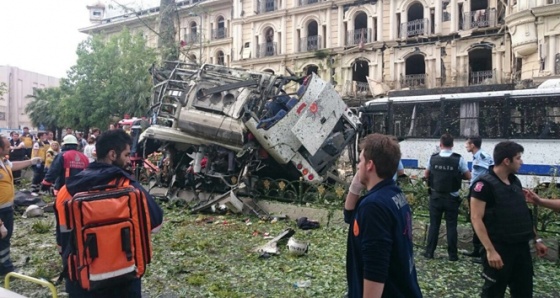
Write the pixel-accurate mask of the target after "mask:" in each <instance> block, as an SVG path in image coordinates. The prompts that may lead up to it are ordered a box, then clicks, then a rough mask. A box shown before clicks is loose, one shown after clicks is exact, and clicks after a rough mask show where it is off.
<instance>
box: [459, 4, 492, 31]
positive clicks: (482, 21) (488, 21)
mask: <svg viewBox="0 0 560 298" xmlns="http://www.w3.org/2000/svg"><path fill="white" fill-rule="evenodd" d="M495 26H496V9H495V8H489V9H479V10H475V11H469V12H465V13H463V30H469V29H474V28H484V27H495Z"/></svg>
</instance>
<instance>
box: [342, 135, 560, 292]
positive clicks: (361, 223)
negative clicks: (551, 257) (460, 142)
mask: <svg viewBox="0 0 560 298" xmlns="http://www.w3.org/2000/svg"><path fill="white" fill-rule="evenodd" d="M481 144H482V140H481V138H480V137H470V138H468V139H467V140H466V143H465V147H466V149H467V151H468V152H469V153H472V154H473V162H472V170H469V169H468V167H467V162H466V160H465V159H464V158H463V157H462V156H461V155H460V154H457V153H454V152H453V145H454V140H453V137H452V136H451V135H449V134H444V135H442V136H441V138H440V145H439V148H440V150H439V152H437V153H435V154H433V155H432V156H431V157H430V158H429V160H428V161H427V164H426V171H425V177H424V178H425V181H427V182H428V187H429V193H430V203H429V204H430V205H429V213H430V228H429V231H428V241H427V245H426V247H425V250H424V253H423V256H424V257H425V258H427V259H433V258H434V251H435V249H436V246H437V242H438V239H439V228H440V224H441V219H442V217H443V216H444V215H445V220H446V228H447V253H448V260H449V261H451V262H454V261H457V260H458V259H459V257H458V251H457V216H458V209H459V206H460V204H461V197H460V196H459V192H458V191H459V190H460V188H461V183H462V180H469V182H470V187H469V193H468V200H469V212H470V220H471V223H472V227H473V230H474V237H473V251H472V252H468V253H465V255H467V256H469V257H473V262H475V263H481V264H482V266H481V277H482V279H483V281H482V283H481V284H482V286H481V297H504V295H505V292H506V289H507V288H508V287H509V291H510V294H511V297H532V296H533V260H532V257H531V249H530V243H531V242H532V243H533V244H534V247H535V250H536V253H537V255H538V256H539V257H542V256H544V255H546V253H547V250H548V248H547V247H546V245H545V244H544V242H543V240H542V238H540V237H539V236H538V234H537V231H536V229H535V227H534V226H533V220H532V213H531V211H530V209H529V208H528V206H527V202H529V203H532V204H536V205H540V206H543V207H546V208H550V209H553V210H556V211H558V210H560V202H559V201H558V200H549V199H545V198H541V197H539V196H538V195H537V194H535V193H534V192H533V191H531V190H528V189H524V188H523V187H522V185H521V182H520V181H519V179H518V178H517V176H516V175H515V174H516V173H517V172H518V171H519V169H520V167H521V165H522V163H523V161H522V154H523V152H524V148H523V147H522V146H521V145H520V144H518V143H515V142H512V141H504V142H500V143H498V144H497V145H496V146H495V148H494V151H493V155H490V154H488V153H486V152H484V151H483V150H482V149H481ZM360 150H361V153H360V157H359V164H358V172H357V173H356V175H355V177H354V179H353V183H352V185H351V186H350V190H349V193H348V195H347V198H346V202H345V206H344V218H345V221H346V222H347V223H348V224H349V225H350V226H349V233H348V244H347V257H346V269H347V281H348V297H422V293H421V290H420V287H419V285H418V280H417V272H416V268H415V265H414V264H415V262H414V256H413V247H412V234H411V233H412V231H411V230H412V222H411V221H412V216H411V210H410V207H409V205H408V202H407V200H406V199H405V197H404V195H403V193H402V191H401V190H400V188H399V187H398V185H397V182H396V181H395V180H394V179H393V176H394V175H395V173H396V172H397V169H398V165H399V160H400V148H399V144H398V142H397V141H396V140H395V139H394V138H393V137H390V136H386V135H381V134H372V135H368V136H366V137H365V138H364V139H363V140H362V142H361V144H360ZM363 192H365V194H364V195H363V196H361V197H360V196H359V194H360V193H363Z"/></svg>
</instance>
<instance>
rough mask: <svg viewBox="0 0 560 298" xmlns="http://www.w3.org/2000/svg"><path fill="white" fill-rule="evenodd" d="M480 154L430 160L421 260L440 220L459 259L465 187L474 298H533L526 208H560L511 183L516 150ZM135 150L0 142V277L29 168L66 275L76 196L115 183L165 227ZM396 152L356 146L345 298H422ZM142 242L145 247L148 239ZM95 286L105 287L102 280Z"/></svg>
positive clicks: (132, 291)
mask: <svg viewBox="0 0 560 298" xmlns="http://www.w3.org/2000/svg"><path fill="white" fill-rule="evenodd" d="M481 145H482V139H481V138H480V137H470V138H468V139H467V140H466V142H465V147H466V149H467V151H468V152H469V153H472V154H473V156H472V169H469V168H468V167H467V162H466V159H465V158H464V157H462V156H461V155H460V154H458V153H455V152H453V147H454V139H453V137H452V136H451V135H449V134H444V135H442V136H441V138H440V144H439V148H440V150H439V152H437V153H435V154H433V155H432V156H431V157H430V158H429V160H428V161H427V163H426V170H425V173H424V176H425V177H424V178H425V181H427V185H428V187H429V193H430V201H429V213H430V228H429V231H428V240H427V245H426V247H425V250H424V252H423V254H422V255H423V257H425V258H427V259H433V258H434V252H435V250H436V247H437V244H438V239H439V229H440V225H441V220H442V218H445V221H446V228H447V254H448V260H449V261H451V262H454V261H457V260H458V259H459V256H458V249H457V241H458V240H457V217H458V209H459V206H460V204H461V201H462V200H461V199H462V198H461V197H460V196H459V190H460V188H461V185H462V180H468V181H469V184H470V186H469V193H468V196H467V197H468V200H469V212H470V219H471V223H472V228H473V231H474V237H473V251H472V252H469V253H465V254H466V255H467V256H469V257H473V262H475V263H481V264H482V266H481V277H482V278H483V281H482V283H481V284H482V286H481V297H503V296H504V294H505V291H506V288H508V287H509V289H510V293H511V296H512V297H532V295H533V261H532V257H531V251H530V242H533V243H534V246H535V249H536V252H537V254H538V256H544V255H545V254H546V253H547V249H548V248H547V247H546V245H545V244H544V242H543V240H542V239H541V238H539V237H538V234H537V231H536V229H535V228H534V226H533V220H532V214H531V211H530V209H529V208H528V206H527V202H529V203H532V204H536V205H540V206H543V207H546V208H551V209H553V210H557V211H558V210H560V201H559V200H548V199H545V198H541V197H539V196H538V195H537V194H535V193H534V192H533V191H531V190H528V189H524V188H523V187H522V185H521V182H520V181H519V179H518V178H517V177H516V173H517V172H518V171H519V169H520V167H521V165H522V163H523V161H522V154H523V152H524V148H523V147H522V146H521V145H520V144H518V143H515V142H512V141H504V142H500V143H498V144H497V145H496V146H495V148H494V150H493V154H492V155H490V154H488V153H486V152H485V151H483V150H482V149H481ZM132 146H133V140H132V138H131V136H130V134H129V133H127V132H126V131H125V130H122V129H114V128H111V129H109V130H107V131H105V132H103V133H101V131H100V130H99V129H97V128H94V129H92V130H91V132H89V134H88V135H87V137H86V136H84V135H83V134H81V133H78V134H74V133H73V130H72V129H70V128H68V129H66V134H65V135H64V136H63V138H62V142H61V144H60V146H59V144H58V142H57V141H55V140H54V136H53V133H52V132H49V131H47V132H39V133H38V134H37V135H36V136H33V135H32V134H31V133H29V129H27V128H24V129H23V132H22V133H21V134H20V133H19V132H13V133H12V134H10V138H9V139H8V138H6V137H1V138H0V154H3V156H9V159H3V162H2V163H0V194H2V195H0V220H1V222H0V226H1V225H3V226H4V227H5V228H6V230H7V233H6V235H5V236H4V235H2V236H3V237H2V238H0V275H5V274H6V273H8V272H12V271H14V270H15V268H14V265H13V263H12V262H11V258H10V238H11V236H12V233H13V225H14V210H13V196H14V191H15V189H14V181H15V180H16V178H17V177H18V176H17V175H16V173H17V171H19V170H21V169H23V168H26V167H32V168H33V180H32V187H33V190H36V191H37V190H38V189H39V188H41V189H42V190H47V189H52V190H53V191H54V194H55V195H56V203H55V206H54V209H55V215H56V219H57V227H56V242H57V244H58V249H59V250H58V252H59V254H60V256H61V258H62V264H63V265H64V268H65V269H67V268H68V267H70V266H72V264H69V263H68V260H70V259H71V257H69V256H71V255H72V254H73V253H77V250H78V248H77V247H76V246H75V243H74V244H73V241H70V239H73V238H72V236H71V235H70V233H72V229H70V228H69V222H68V220H69V219H67V218H66V214H67V213H68V210H67V209H64V208H65V207H64V206H65V204H66V203H67V202H69V200H72V199H73V196H74V195H76V194H78V193H84V192H88V191H91V190H92V189H95V188H96V187H100V186H104V187H105V186H107V185H108V184H110V183H113V182H114V181H119V182H118V183H117V182H115V183H117V184H118V185H117V184H115V185H116V186H117V187H118V186H119V185H121V186H124V187H132V188H133V189H136V190H138V192H137V193H138V195H139V196H141V199H142V200H144V202H145V203H146V206H145V209H144V210H143V212H145V214H144V215H143V216H141V218H144V220H146V222H147V223H148V225H149V226H150V230H151V231H152V232H157V231H158V230H159V228H160V227H161V225H162V223H163V211H162V210H161V208H160V207H159V206H158V205H157V203H156V202H155V201H154V199H153V198H152V197H151V195H150V194H149V193H148V192H147V191H146V190H145V189H144V188H143V187H142V186H141V185H140V184H139V183H138V182H137V181H135V178H134V177H133V176H132V175H131V174H130V173H129V172H128V171H126V170H125V167H126V166H127V165H128V164H129V163H130V152H131V148H132ZM400 152H401V151H400V146H399V143H398V140H396V139H395V138H394V137H391V136H387V135H381V134H371V135H368V136H366V137H365V138H364V139H363V140H362V141H361V143H360V155H359V164H358V172H357V173H356V175H355V177H354V179H353V181H352V184H351V186H350V189H349V193H348V196H347V199H346V201H345V205H344V219H345V222H347V223H348V224H349V231H348V242H347V256H346V269H347V282H348V297H422V293H421V289H420V286H419V284H418V279H417V271H416V267H415V261H414V253H413V243H412V227H413V225H412V212H411V209H410V207H409V205H408V202H407V200H406V197H405V196H404V194H403V192H402V190H401V189H400V188H399V186H398V182H397V180H398V179H397V178H398V177H399V176H402V175H404V169H403V166H402V162H401V160H400V159H401V153H400ZM123 181H126V182H123ZM127 189H128V188H127ZM360 194H363V195H362V196H360ZM148 219H149V220H148ZM126 229H127V228H123V229H122V230H121V232H120V236H121V237H124V235H128V234H127V233H129V232H126V231H127V230H126ZM92 238H93V237H92ZM123 239H124V240H123ZM146 239H148V240H146V241H150V238H149V237H148V238H146ZM90 240H91V239H89V238H88V240H87V241H88V243H89V241H90ZM121 241H123V242H122V243H123V244H122V245H124V246H127V245H128V246H129V245H130V243H128V244H125V242H126V241H125V238H122V239H121ZM88 245H89V244H88ZM150 247H151V246H150ZM86 249H90V250H91V247H89V246H88V247H86ZM104 249H107V247H105V248H104ZM117 249H118V250H119V253H123V252H124V253H126V257H127V258H129V259H131V256H130V255H129V254H130V253H131V252H133V251H134V250H131V249H130V247H129V248H128V252H127V249H125V247H123V249H122V250H121V249H120V248H117ZM105 252H106V251H104V253H105ZM89 253H91V251H90V252H89ZM96 253H98V252H97V251H96ZM150 258H151V255H150ZM148 263H149V261H148ZM111 274H113V273H111ZM119 274H120V273H119ZM75 275H76V274H75V273H74V275H72V274H71V272H68V271H67V270H65V272H64V278H65V281H66V291H67V293H68V294H69V296H70V297H141V282H140V277H141V274H139V275H137V276H134V278H127V279H122V280H117V281H116V282H114V283H115V284H114V285H117V286H114V285H113V286H111V287H102V288H99V289H96V288H91V289H90V288H88V289H85V288H84V287H83V280H81V279H80V278H78V277H76V276H75ZM99 277H100V278H107V275H102V276H101V275H100V276H99ZM110 278H113V277H110Z"/></svg>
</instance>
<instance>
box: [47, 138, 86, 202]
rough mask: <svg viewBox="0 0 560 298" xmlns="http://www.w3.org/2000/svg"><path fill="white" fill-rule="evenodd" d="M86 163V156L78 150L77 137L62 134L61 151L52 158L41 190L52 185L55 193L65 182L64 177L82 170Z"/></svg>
mask: <svg viewBox="0 0 560 298" xmlns="http://www.w3.org/2000/svg"><path fill="white" fill-rule="evenodd" d="M88 164H89V160H88V158H87V156H85V155H84V154H83V153H81V152H80V151H78V139H76V137H75V136H73V135H71V134H70V135H66V136H64V138H63V139H62V153H60V154H58V155H57V156H56V157H55V158H54V160H53V162H52V165H51V167H50V168H49V171H48V172H47V174H46V175H45V179H43V182H42V187H41V190H44V191H46V190H48V189H49V188H50V187H51V186H52V187H53V188H54V193H55V194H56V193H57V192H58V190H59V189H60V188H61V187H62V186H64V184H65V183H66V178H68V177H71V176H74V175H76V174H78V173H79V172H81V171H83V170H84V169H85V168H86V167H87V166H88Z"/></svg>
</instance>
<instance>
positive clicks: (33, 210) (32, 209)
mask: <svg viewBox="0 0 560 298" xmlns="http://www.w3.org/2000/svg"><path fill="white" fill-rule="evenodd" d="M43 213H45V211H44V210H43V208H41V207H39V206H37V205H29V207H27V209H25V212H24V213H23V216H22V217H23V218H28V217H40V216H43Z"/></svg>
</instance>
